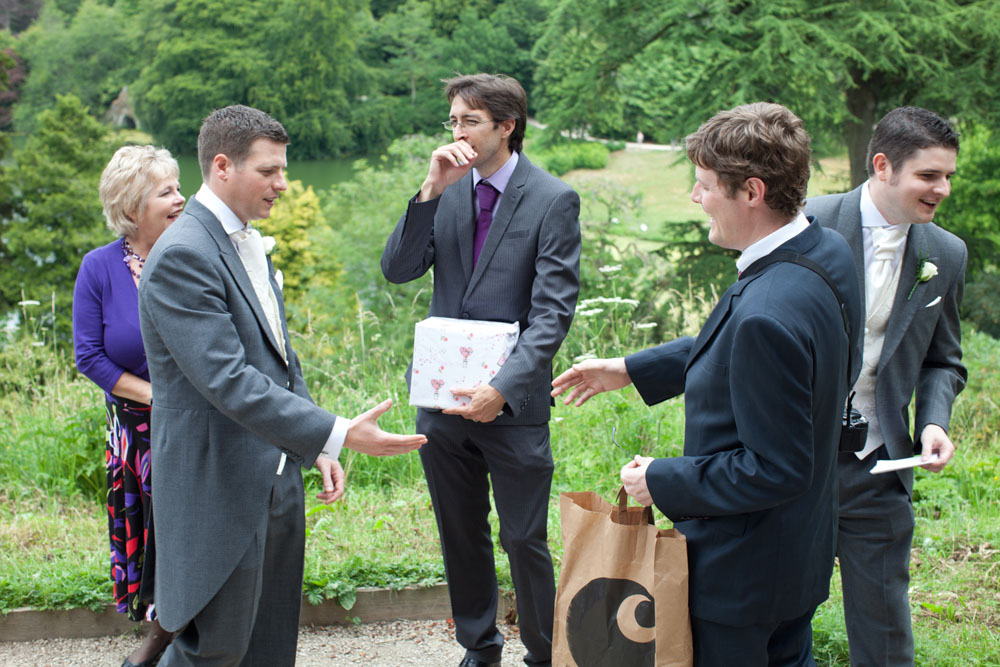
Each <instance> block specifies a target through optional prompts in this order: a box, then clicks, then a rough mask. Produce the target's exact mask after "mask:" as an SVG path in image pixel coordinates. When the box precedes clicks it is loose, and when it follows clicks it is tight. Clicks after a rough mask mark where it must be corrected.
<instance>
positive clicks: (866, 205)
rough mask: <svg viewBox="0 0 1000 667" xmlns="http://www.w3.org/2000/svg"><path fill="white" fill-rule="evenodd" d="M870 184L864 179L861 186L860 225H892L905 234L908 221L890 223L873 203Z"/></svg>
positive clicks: (908, 224)
mask: <svg viewBox="0 0 1000 667" xmlns="http://www.w3.org/2000/svg"><path fill="white" fill-rule="evenodd" d="M870 186H871V182H870V181H865V185H864V187H863V188H861V226H862V227H893V228H899V229H902V230H903V233H904V234H905V233H906V232H908V231H909V230H910V223H908V222H903V223H900V224H898V225H890V224H889V221H888V220H886V219H885V216H884V215H882V212H881V211H879V210H878V206H876V205H875V200H874V199H872V193H871V192H870V191H869V189H868V188H869V187H870Z"/></svg>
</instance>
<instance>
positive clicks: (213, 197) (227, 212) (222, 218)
mask: <svg viewBox="0 0 1000 667" xmlns="http://www.w3.org/2000/svg"><path fill="white" fill-rule="evenodd" d="M195 198H197V200H198V201H199V202H200V203H201V205H202V206H204V207H205V208H207V209H208V210H209V211H211V212H212V214H213V215H215V217H216V218H218V219H219V222H221V223H222V229H223V230H225V232H226V234H235V233H236V232H239V231H242V230H244V229H246V224H244V222H243V221H242V220H240V219H239V218H238V217H236V214H235V213H233V210H232V209H231V208H229V207H228V206H227V205H226V202H224V201H222V200H221V199H219V195H217V194H215V193H214V192H212V189H211V188H210V187H208V184H207V183H202V184H201V187H200V188H199V189H198V193H197V194H196V195H195Z"/></svg>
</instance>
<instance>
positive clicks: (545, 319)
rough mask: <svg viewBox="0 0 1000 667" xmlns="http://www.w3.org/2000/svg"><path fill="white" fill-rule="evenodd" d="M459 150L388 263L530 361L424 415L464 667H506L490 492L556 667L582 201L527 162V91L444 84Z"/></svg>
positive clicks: (420, 425)
mask: <svg viewBox="0 0 1000 667" xmlns="http://www.w3.org/2000/svg"><path fill="white" fill-rule="evenodd" d="M445 84H446V88H445V92H446V94H447V96H448V100H449V101H450V102H451V114H450V117H449V120H447V121H445V123H444V125H445V127H447V128H449V129H451V130H452V133H453V137H454V142H453V143H450V144H447V145H445V146H441V147H440V148H438V149H437V150H435V151H434V152H433V153H432V155H431V162H430V169H429V170H428V174H427V178H426V179H425V180H424V182H423V185H422V186H421V188H420V192H419V193H418V194H417V195H416V196H415V197H414V198H413V199H412V200H411V201H410V203H409V204H408V206H407V210H406V213H405V214H404V215H403V217H402V218H400V220H399V223H398V224H397V225H396V228H395V230H394V231H393V232H392V235H391V236H390V237H389V240H388V242H387V243H386V246H385V252H384V253H383V254H382V272H383V273H384V274H385V277H386V279H388V280H390V281H392V282H395V283H402V282H406V281H409V280H413V279H415V278H419V277H420V276H422V275H424V273H426V272H427V270H428V269H429V268H431V266H433V267H434V293H433V296H432V298H431V306H430V315H431V316H438V317H451V318H464V319H473V320H492V321H502V322H517V323H518V324H519V325H520V329H521V333H520V338H519V339H518V341H517V347H516V348H515V349H514V352H513V353H512V354H511V355H510V357H509V358H508V359H507V360H506V362H505V363H504V365H503V366H502V367H501V369H500V370H499V371H498V372H497V374H496V376H495V377H494V378H493V379H492V380H491V381H490V382H489V383H488V384H483V385H480V386H478V387H452V388H450V389H451V391H452V393H453V394H455V395H459V396H467V397H469V404H468V405H467V406H465V407H460V408H454V409H447V410H445V411H444V412H443V413H442V412H435V411H431V410H425V409H420V410H419V411H418V413H417V429H418V430H419V431H420V432H421V433H425V434H426V435H427V445H425V446H424V447H423V448H422V449H421V452H420V459H421V461H422V462H423V465H424V472H425V474H426V476H427V486H428V488H429V490H430V494H431V500H432V501H433V504H434V511H435V514H436V516H437V522H438V531H439V533H440V537H441V549H442V552H443V555H444V563H445V571H446V574H447V577H448V590H449V594H450V596H451V605H452V614H453V616H454V618H455V631H456V635H457V638H458V641H459V643H460V644H462V646H464V647H465V649H466V653H465V657H464V659H463V660H462V661H461V665H462V666H463V667H477V666H483V665H499V664H500V654H501V650H502V648H503V637H502V635H501V634H500V632H499V631H498V630H497V627H496V607H497V582H496V570H495V566H494V561H493V541H492V539H491V537H490V525H489V522H488V520H487V517H488V515H489V512H490V502H489V487H490V480H492V483H493V497H494V500H495V502H496V508H497V514H498V516H499V518H500V543H501V544H502V545H503V548H504V551H506V552H507V556H508V557H509V558H510V570H511V576H512V578H513V580H514V588H515V591H516V593H517V613H518V620H519V624H520V629H521V639H522V640H523V641H524V645H525V647H526V648H527V649H528V654H527V656H526V657H525V662H527V663H528V664H530V665H547V664H549V663H550V662H551V645H552V625H553V623H552V615H553V608H554V601H555V581H554V577H553V571H552V559H551V557H550V555H549V549H548V544H547V541H546V535H547V530H546V520H547V517H548V506H549V490H550V487H551V482H552V467H553V464H552V453H551V450H550V447H549V428H548V421H549V410H550V403H551V399H550V397H549V385H550V382H551V380H552V357H553V356H554V355H555V353H556V351H557V350H558V349H559V345H560V344H561V343H562V340H563V338H564V337H565V336H566V332H567V330H568V329H569V326H570V322H571V321H572V320H573V313H574V309H575V306H576V297H577V293H578V291H579V258H580V227H579V211H580V199H579V197H578V196H577V194H576V193H575V192H573V190H572V189H571V188H570V187H569V186H568V185H566V184H565V183H563V182H562V181H560V180H558V179H557V178H555V177H553V176H550V175H549V174H547V173H546V172H545V171H543V170H542V169H539V168H538V167H536V166H534V165H533V164H531V162H529V161H528V158H527V157H525V155H524V154H523V153H521V142H522V139H523V137H524V128H525V121H526V118H527V106H526V99H525V94H524V90H523V89H522V88H521V86H520V84H519V83H518V82H517V81H515V80H514V79H511V78H509V77H505V76H495V75H489V74H476V75H471V76H461V77H457V78H455V79H450V80H448V81H446V82H445Z"/></svg>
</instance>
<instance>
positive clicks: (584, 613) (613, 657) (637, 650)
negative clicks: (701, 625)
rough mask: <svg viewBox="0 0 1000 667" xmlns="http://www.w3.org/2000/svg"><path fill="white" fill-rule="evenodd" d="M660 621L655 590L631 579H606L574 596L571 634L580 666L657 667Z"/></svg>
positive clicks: (572, 649)
mask: <svg viewBox="0 0 1000 667" xmlns="http://www.w3.org/2000/svg"><path fill="white" fill-rule="evenodd" d="M654 626H655V623H654V615H653V596H652V595H650V594H649V591H647V590H646V589H645V588H644V587H643V586H641V585H640V584H638V583H636V582H634V581H632V580H630V579H607V578H601V579H594V580H593V581H591V582H590V583H589V584H587V585H586V586H584V587H583V588H581V589H580V590H579V592H578V593H577V594H576V595H575V596H573V601H572V602H570V604H569V614H568V616H567V619H566V636H567V639H568V643H569V650H570V653H571V654H572V655H573V659H574V660H575V661H576V664H577V665H579V667H621V666H622V665H630V666H631V665H635V666H636V667H640V666H644V665H649V666H650V667H652V665H653V663H654V661H655V659H656V643H655V641H654V640H655V638H656V628H655V627H654Z"/></svg>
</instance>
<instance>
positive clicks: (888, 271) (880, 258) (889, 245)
mask: <svg viewBox="0 0 1000 667" xmlns="http://www.w3.org/2000/svg"><path fill="white" fill-rule="evenodd" d="M905 228H906V225H902V226H896V227H873V228H872V249H873V253H872V260H871V264H869V266H868V272H867V275H865V305H866V306H867V312H869V313H871V312H874V311H875V310H876V309H877V308H878V306H879V304H880V303H881V302H882V300H883V299H885V298H889V297H891V296H893V295H889V294H887V292H888V288H889V286H890V285H891V284H892V278H893V273H894V271H893V267H892V263H893V261H894V260H895V259H896V255H897V254H898V253H899V249H900V247H902V245H903V244H904V243H905V242H906V229H905Z"/></svg>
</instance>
